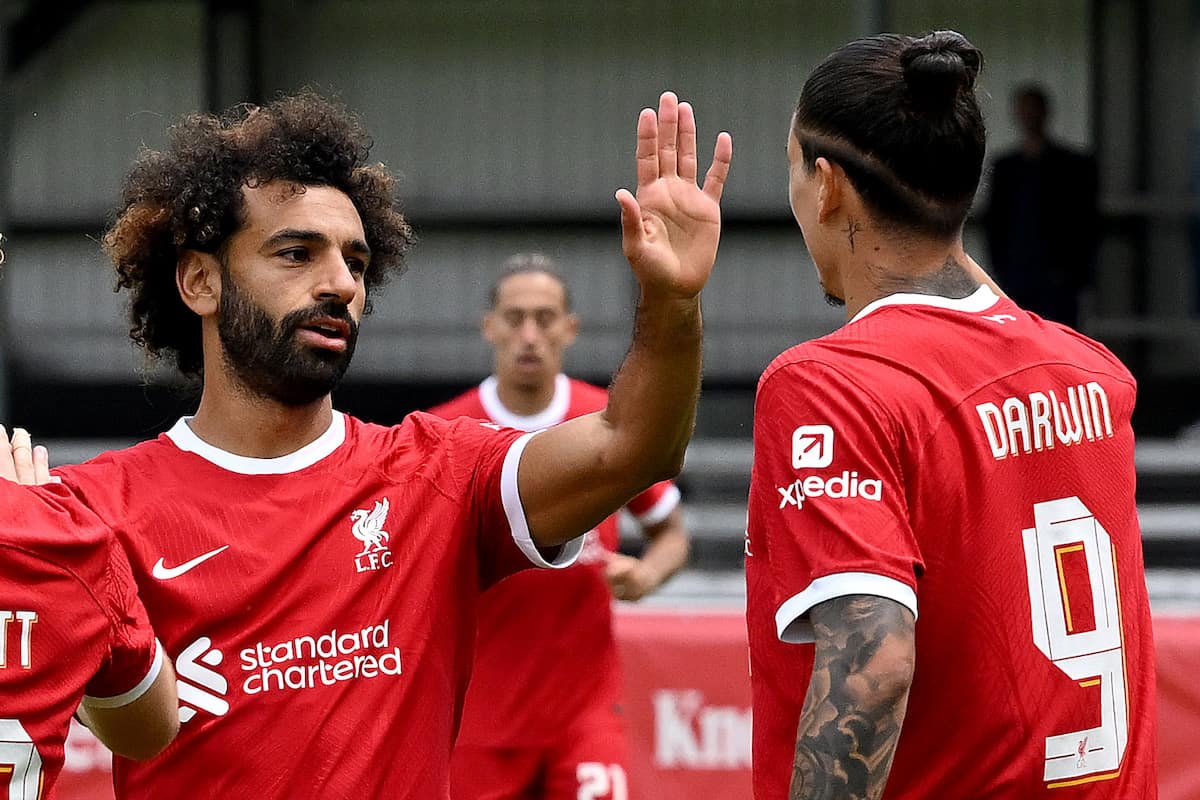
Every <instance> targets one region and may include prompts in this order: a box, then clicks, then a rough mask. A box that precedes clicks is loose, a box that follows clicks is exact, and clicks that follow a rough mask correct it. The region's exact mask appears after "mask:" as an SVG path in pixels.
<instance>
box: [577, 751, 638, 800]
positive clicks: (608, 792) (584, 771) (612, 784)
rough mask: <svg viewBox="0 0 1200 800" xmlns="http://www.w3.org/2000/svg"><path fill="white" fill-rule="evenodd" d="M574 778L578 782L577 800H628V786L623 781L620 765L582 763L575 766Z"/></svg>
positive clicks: (623, 776) (622, 771)
mask: <svg viewBox="0 0 1200 800" xmlns="http://www.w3.org/2000/svg"><path fill="white" fill-rule="evenodd" d="M575 778H576V780H578V781H579V792H578V793H577V795H576V797H577V798H578V800H599V798H611V800H628V798H629V785H628V784H627V783H626V781H625V770H624V769H623V768H622V767H621V765H620V764H601V763H599V762H596V761H582V762H580V763H579V764H577V765H576V766H575Z"/></svg>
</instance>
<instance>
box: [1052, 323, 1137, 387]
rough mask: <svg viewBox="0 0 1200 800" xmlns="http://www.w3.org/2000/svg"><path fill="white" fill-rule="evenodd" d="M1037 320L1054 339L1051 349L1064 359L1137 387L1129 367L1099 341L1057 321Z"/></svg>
mask: <svg viewBox="0 0 1200 800" xmlns="http://www.w3.org/2000/svg"><path fill="white" fill-rule="evenodd" d="M1039 322H1040V323H1041V325H1042V326H1043V328H1044V329H1045V330H1046V331H1047V332H1048V334H1049V335H1050V336H1053V337H1054V338H1055V339H1056V341H1055V343H1054V344H1053V345H1052V348H1051V349H1052V350H1053V351H1054V352H1055V353H1057V354H1060V355H1061V357H1062V358H1063V359H1064V360H1066V361H1069V362H1071V363H1073V364H1076V365H1078V366H1079V367H1081V368H1083V369H1087V370H1090V371H1093V372H1103V373H1106V374H1108V375H1109V376H1111V377H1113V378H1115V379H1117V380H1120V381H1122V382H1124V383H1127V384H1129V385H1130V386H1131V387H1134V388H1136V387H1137V379H1136V378H1134V377H1133V373H1132V372H1130V371H1129V368H1128V367H1126V366H1125V364H1124V362H1122V361H1121V359H1120V358H1118V357H1117V356H1116V354H1115V353H1113V352H1112V351H1111V350H1109V349H1108V348H1107V347H1105V346H1104V345H1103V344H1101V343H1100V342H1098V341H1096V340H1095V339H1092V338H1091V337H1089V336H1087V335H1085V334H1082V333H1080V332H1079V331H1077V330H1075V329H1074V328H1071V327H1068V326H1066V325H1062V324H1060V323H1058V322H1051V321H1049V320H1041V319H1039Z"/></svg>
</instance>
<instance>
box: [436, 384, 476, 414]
mask: <svg viewBox="0 0 1200 800" xmlns="http://www.w3.org/2000/svg"><path fill="white" fill-rule="evenodd" d="M426 413H429V414H432V415H434V416H436V417H441V418H443V419H454V418H455V417H475V418H480V419H482V418H485V417H486V413H485V412H484V410H483V402H482V400H480V396H479V387H478V386H472V387H471V388H470V389H468V390H467V391H465V392H463V393H461V394H458V395H455V396H454V397H452V398H450V399H449V400H446V401H445V402H443V403H438V404H437V405H436V406H433V407H432V408H430V409H428V411H427V412H426Z"/></svg>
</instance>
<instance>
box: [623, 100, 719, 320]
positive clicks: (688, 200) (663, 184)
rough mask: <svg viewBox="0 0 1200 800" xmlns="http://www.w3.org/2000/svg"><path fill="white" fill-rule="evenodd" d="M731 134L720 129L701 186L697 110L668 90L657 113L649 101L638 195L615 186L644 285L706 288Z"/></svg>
mask: <svg viewBox="0 0 1200 800" xmlns="http://www.w3.org/2000/svg"><path fill="white" fill-rule="evenodd" d="M732 156H733V140H732V139H731V138H730V136H729V134H728V133H721V134H720V135H718V136H717V143H716V146H715V147H714V148H713V160H712V165H711V166H710V167H709V168H708V173H707V174H706V175H705V176H704V185H703V187H701V186H698V185H697V183H696V176H697V173H698V168H697V164H696V117H695V114H694V113H693V112H692V107H691V105H689V104H688V103H680V102H679V101H678V99H677V98H676V97H675V95H674V93H672V92H664V93H663V95H662V97H661V98H660V99H659V103H658V113H657V114H656V113H655V112H654V110H653V109H649V108H647V109H643V111H642V113H641V115H640V116H639V117H638V127H637V182H638V185H637V195H636V196H634V195H633V194H631V193H630V192H629V191H628V190H626V189H621V190H619V191H618V192H617V202H618V203H620V205H621V228H622V249H623V250H624V252H625V257H626V258H627V259H629V263H630V265H631V266H632V267H633V271H634V274H635V275H636V276H637V278H638V281H639V282H640V283H641V285H642V291H643V292H649V293H655V294H662V295H667V296H673V297H695V296H696V295H697V294H699V293H700V290H701V289H702V288H704V284H705V282H707V281H708V276H709V274H710V273H711V272H712V266H713V262H714V261H716V258H717V243H718V242H719V240H720V238H721V192H722V191H723V190H724V188H725V179H726V177H728V175H729V163H730V159H731V158H732Z"/></svg>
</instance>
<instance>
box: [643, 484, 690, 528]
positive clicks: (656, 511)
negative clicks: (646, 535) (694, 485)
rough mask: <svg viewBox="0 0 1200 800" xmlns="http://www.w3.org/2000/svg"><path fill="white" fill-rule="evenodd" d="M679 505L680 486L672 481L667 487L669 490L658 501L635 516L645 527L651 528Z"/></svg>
mask: <svg viewBox="0 0 1200 800" xmlns="http://www.w3.org/2000/svg"><path fill="white" fill-rule="evenodd" d="M678 505H679V487H678V486H676V485H675V484H673V483H672V484H670V485H669V486H668V487H667V491H665V492H663V496H662V497H660V498H658V502H657V503H655V504H654V505H652V506H650V508H649V509H648V510H646V511H645V512H643V513H641V514H634V515H633V516H634V519H636V520H637V521H638V523H639V524H640V525H641V526H642V527H643V528H649V527H650V526H652V525H657V524H658V523H660V522H662V521H663V520H665V519H666V518H667V517H669V516H671V512H672V511H674V510H675V507H676V506H678Z"/></svg>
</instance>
